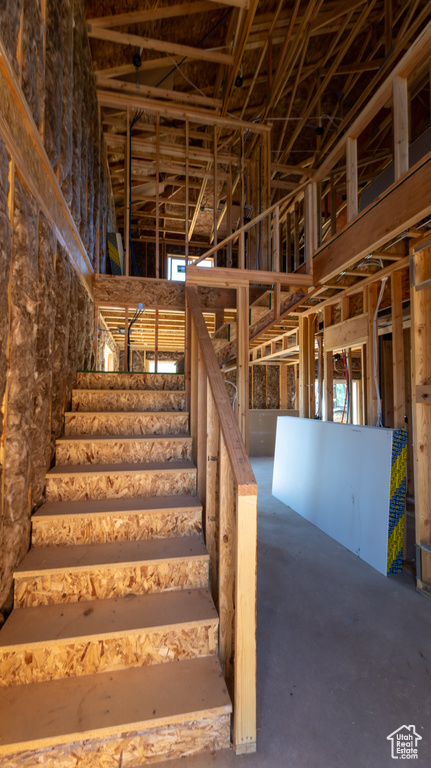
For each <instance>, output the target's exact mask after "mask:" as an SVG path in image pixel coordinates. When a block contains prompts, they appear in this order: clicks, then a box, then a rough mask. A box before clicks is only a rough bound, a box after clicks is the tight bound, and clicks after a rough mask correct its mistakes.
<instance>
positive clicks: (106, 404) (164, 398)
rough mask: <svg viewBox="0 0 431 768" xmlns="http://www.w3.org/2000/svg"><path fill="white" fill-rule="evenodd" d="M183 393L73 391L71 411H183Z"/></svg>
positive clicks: (184, 397)
mask: <svg viewBox="0 0 431 768" xmlns="http://www.w3.org/2000/svg"><path fill="white" fill-rule="evenodd" d="M185 407H186V396H185V393H184V392H163V391H161V392H156V391H154V392H148V391H145V392H138V391H133V390H130V391H128V392H115V391H114V390H111V391H109V390H106V391H100V390H99V391H90V390H85V389H81V390H80V389H75V390H74V391H73V393H72V411H84V412H85V411H86V412H91V411H184V410H185Z"/></svg>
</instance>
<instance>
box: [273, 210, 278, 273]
mask: <svg viewBox="0 0 431 768" xmlns="http://www.w3.org/2000/svg"><path fill="white" fill-rule="evenodd" d="M272 226H273V240H272V243H273V249H274V258H273V267H272V268H273V270H274V272H280V208H279V206H278V205H277V208H276V209H275V211H274V214H273V217H272Z"/></svg>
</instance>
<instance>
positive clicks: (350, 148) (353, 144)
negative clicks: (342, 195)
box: [346, 136, 358, 221]
mask: <svg viewBox="0 0 431 768" xmlns="http://www.w3.org/2000/svg"><path fill="white" fill-rule="evenodd" d="M346 186H347V221H352V219H354V218H355V216H357V215H358V149H357V141H356V139H352V138H351V137H350V136H349V137H347V140H346Z"/></svg>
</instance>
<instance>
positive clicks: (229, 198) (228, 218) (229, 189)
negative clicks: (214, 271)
mask: <svg viewBox="0 0 431 768" xmlns="http://www.w3.org/2000/svg"><path fill="white" fill-rule="evenodd" d="M226 214H227V216H226V233H227V235H231V234H232V163H231V162H230V161H229V176H228V180H227V209H226ZM226 261H227V264H226V266H227V267H229V268H232V240H230V241H229V243H228V244H227V259H226Z"/></svg>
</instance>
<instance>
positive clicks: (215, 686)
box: [0, 373, 232, 768]
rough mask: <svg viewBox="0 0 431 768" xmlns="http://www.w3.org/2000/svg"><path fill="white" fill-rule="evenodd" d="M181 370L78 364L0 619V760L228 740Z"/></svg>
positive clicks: (81, 763)
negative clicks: (105, 369)
mask: <svg viewBox="0 0 431 768" xmlns="http://www.w3.org/2000/svg"><path fill="white" fill-rule="evenodd" d="M183 378H184V377H182V376H177V375H162V374H160V375H157V374H155V375H154V374H153V375H146V374H100V373H94V374H93V373H80V374H78V382H77V389H76V390H74V392H73V401H72V412H71V413H67V414H66V415H65V436H64V437H63V438H61V439H60V440H59V441H58V442H57V453H56V458H57V464H56V466H55V467H54V468H53V469H52V470H51V471H50V472H48V474H47V479H46V503H45V504H44V505H43V506H42V507H41V508H40V509H39V510H38V512H36V514H35V515H34V517H33V525H32V547H31V549H30V551H29V553H28V555H27V556H26V557H25V558H24V560H23V562H22V563H21V565H20V566H19V568H18V569H17V571H16V573H15V608H14V610H13V611H12V614H11V615H10V617H9V618H8V620H7V621H6V623H5V625H4V627H3V628H2V630H1V632H0V671H1V678H0V711H1V717H0V766H1V768H6V767H7V768H33V767H34V766H44V768H54V766H55V768H78V767H79V768H99V766H100V768H106V767H107V766H109V768H117V767H118V768H124V767H125V766H128V768H138V766H142V765H145V764H146V763H150V762H151V763H152V762H157V761H159V760H164V759H167V758H173V757H180V756H185V755H191V754H193V753H195V752H200V751H203V750H211V751H214V750H217V749H221V748H225V747H229V745H230V719H231V711H232V706H231V702H230V699H229V695H228V693H227V689H226V685H225V680H224V677H223V673H222V669H221V666H220V664H219V660H218V655H217V654H218V624H219V620H218V615H217V612H216V609H215V607H214V603H213V601H212V597H211V594H210V592H209V590H208V579H209V555H208V553H207V551H206V548H205V544H204V540H203V537H202V507H201V505H200V504H199V501H198V499H197V497H196V468H195V467H194V465H193V463H192V458H191V438H190V437H189V436H188V414H187V413H186V412H185V393H184V391H183Z"/></svg>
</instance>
